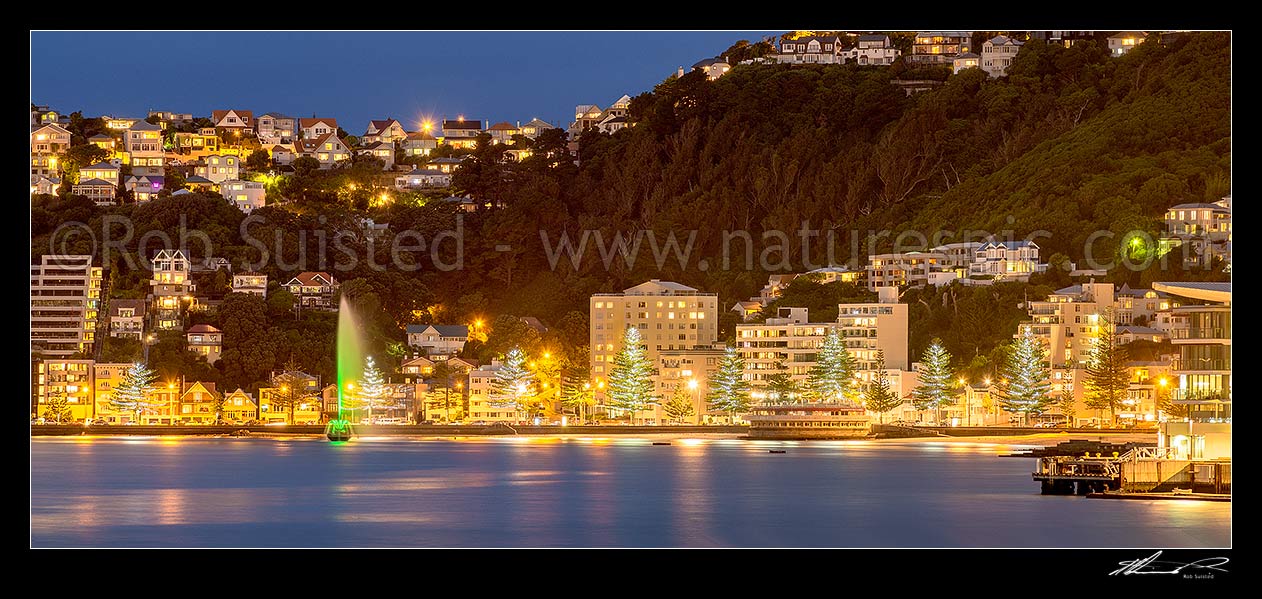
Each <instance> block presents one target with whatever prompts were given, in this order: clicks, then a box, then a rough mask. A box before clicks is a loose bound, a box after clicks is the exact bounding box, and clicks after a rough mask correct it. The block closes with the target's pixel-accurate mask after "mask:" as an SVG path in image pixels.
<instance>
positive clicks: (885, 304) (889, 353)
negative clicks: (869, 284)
mask: <svg viewBox="0 0 1262 599" xmlns="http://www.w3.org/2000/svg"><path fill="white" fill-rule="evenodd" d="M877 293H878V294H879V295H878V298H877V301H876V303H871V302H865V303H855V304H839V305H838V306H837V326H838V327H839V328H840V329H841V332H842V334H843V335H845V342H846V350H847V351H849V352H850V355H851V356H852V357H853V358H854V361H855V368H856V369H857V370H872V369H874V368H876V363H877V351H878V350H880V351H883V352H885V367H886V368H887V369H898V370H907V368H908V359H907V304H903V303H899V301H898V290H897V289H895V288H893V287H883V288H881V289H879V290H877Z"/></svg>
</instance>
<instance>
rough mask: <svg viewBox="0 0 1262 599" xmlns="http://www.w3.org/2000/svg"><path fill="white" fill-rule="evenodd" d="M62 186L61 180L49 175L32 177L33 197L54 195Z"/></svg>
mask: <svg viewBox="0 0 1262 599" xmlns="http://www.w3.org/2000/svg"><path fill="white" fill-rule="evenodd" d="M60 186H61V179H59V178H57V177H49V176H47V175H31V195H36V194H43V195H52V194H54V193H56V192H57V188H58V187H60Z"/></svg>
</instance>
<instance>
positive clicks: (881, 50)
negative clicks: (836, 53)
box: [842, 34, 902, 65]
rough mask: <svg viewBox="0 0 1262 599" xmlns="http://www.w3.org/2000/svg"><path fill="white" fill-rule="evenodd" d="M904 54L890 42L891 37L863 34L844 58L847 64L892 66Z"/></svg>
mask: <svg viewBox="0 0 1262 599" xmlns="http://www.w3.org/2000/svg"><path fill="white" fill-rule="evenodd" d="M901 54H902V51H901V50H899V49H898V48H895V47H894V44H893V43H891V42H890V36H888V35H879V34H863V35H860V36H859V39H858V41H857V42H856V43H855V47H853V48H851V49H849V50H846V51H845V52H844V53H843V56H842V57H843V58H844V59H845V61H846V62H854V63H856V64H859V65H870V64H876V65H890V64H894V61H895V60H896V59H897V58H898V57H899V55H901Z"/></svg>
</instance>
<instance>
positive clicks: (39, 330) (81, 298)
mask: <svg viewBox="0 0 1262 599" xmlns="http://www.w3.org/2000/svg"><path fill="white" fill-rule="evenodd" d="M101 279H102V268H101V267H99V266H92V256H77V255H70V256H48V255H46V256H40V257H39V258H37V259H35V260H33V261H32V262H31V348H32V351H38V352H40V353H42V354H43V355H44V356H49V357H62V358H64V357H68V356H71V355H73V354H75V353H77V352H83V353H84V354H87V355H92V352H93V349H94V347H95V343H96V330H97V313H98V312H99V310H100V307H101Z"/></svg>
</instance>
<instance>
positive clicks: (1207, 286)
mask: <svg viewBox="0 0 1262 599" xmlns="http://www.w3.org/2000/svg"><path fill="white" fill-rule="evenodd" d="M1152 288H1153V289H1154V290H1156V291H1164V292H1166V293H1169V294H1171V295H1177V296H1180V297H1187V298H1192V299H1199V300H1207V301H1214V302H1230V301H1231V283H1217V282H1182V281H1181V282H1177V283H1171V282H1164V283H1158V282H1154V283H1153V284H1152Z"/></svg>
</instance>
